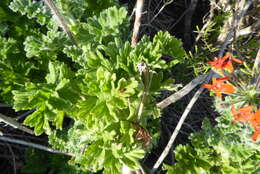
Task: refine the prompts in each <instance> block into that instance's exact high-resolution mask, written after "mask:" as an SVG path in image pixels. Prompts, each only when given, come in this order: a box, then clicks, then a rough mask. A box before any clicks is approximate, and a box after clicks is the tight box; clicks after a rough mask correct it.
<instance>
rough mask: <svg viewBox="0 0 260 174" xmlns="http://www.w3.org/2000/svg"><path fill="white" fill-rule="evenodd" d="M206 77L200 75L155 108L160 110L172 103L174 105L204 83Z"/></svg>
mask: <svg viewBox="0 0 260 174" xmlns="http://www.w3.org/2000/svg"><path fill="white" fill-rule="evenodd" d="M206 76H208V75H207V74H206V75H201V76H199V77H197V78H196V79H194V80H192V81H191V82H190V83H188V84H187V85H186V86H184V87H183V88H182V89H181V90H179V91H177V92H176V93H174V94H172V95H171V96H169V97H167V98H166V99H164V100H163V101H161V102H159V103H157V105H156V106H157V107H159V108H160V109H164V108H166V107H167V106H169V105H170V104H172V103H175V102H176V101H178V100H180V99H181V98H182V97H184V96H185V95H187V94H188V93H189V92H190V91H191V90H192V89H194V88H195V87H196V86H197V85H199V84H202V83H203V82H204V81H205V77H206Z"/></svg>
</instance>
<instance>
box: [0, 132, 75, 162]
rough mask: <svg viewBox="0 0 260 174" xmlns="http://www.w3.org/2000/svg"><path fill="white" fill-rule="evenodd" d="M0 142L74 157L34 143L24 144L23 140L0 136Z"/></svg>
mask: <svg viewBox="0 0 260 174" xmlns="http://www.w3.org/2000/svg"><path fill="white" fill-rule="evenodd" d="M0 140H2V141H5V142H9V143H14V144H20V145H24V146H28V147H32V148H35V149H39V150H43V151H47V152H51V153H57V154H61V155H66V156H72V157H74V156H75V155H74V154H72V153H67V152H61V151H58V150H55V149H52V148H49V147H46V146H43V145H40V144H35V143H31V142H26V141H23V140H18V139H13V138H9V137H4V136H2V135H1V136H0Z"/></svg>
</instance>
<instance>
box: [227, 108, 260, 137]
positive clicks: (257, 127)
mask: <svg viewBox="0 0 260 174" xmlns="http://www.w3.org/2000/svg"><path fill="white" fill-rule="evenodd" d="M253 109H254V106H246V107H243V108H240V109H238V110H236V109H235V107H234V105H232V108H231V112H232V114H233V116H234V117H235V118H234V121H243V122H249V123H250V124H251V125H252V127H253V128H254V134H253V136H252V140H253V141H256V140H257V137H258V135H259V134H260V109H258V110H257V112H256V113H254V112H253Z"/></svg>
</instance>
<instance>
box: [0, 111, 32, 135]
mask: <svg viewBox="0 0 260 174" xmlns="http://www.w3.org/2000/svg"><path fill="white" fill-rule="evenodd" d="M0 122H4V123H6V124H8V125H10V126H12V127H13V128H15V129H19V130H21V131H23V132H26V133H28V134H31V135H34V132H33V131H32V130H31V129H29V128H27V127H25V126H23V125H21V123H19V122H17V121H15V120H13V119H12V118H10V117H7V116H5V115H3V114H1V113H0Z"/></svg>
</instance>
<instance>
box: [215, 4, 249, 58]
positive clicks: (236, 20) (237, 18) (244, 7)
mask: <svg viewBox="0 0 260 174" xmlns="http://www.w3.org/2000/svg"><path fill="white" fill-rule="evenodd" d="M253 1H254V0H248V1H247V2H245V0H243V1H240V3H239V5H238V6H239V8H240V9H239V10H240V13H239V15H237V16H233V23H234V25H231V26H230V28H228V30H229V32H228V34H227V35H226V37H225V40H224V42H223V44H222V47H221V48H220V50H219V54H218V57H222V56H223V54H224V51H225V49H226V47H227V45H228V44H229V43H230V42H231V40H232V37H233V36H234V33H235V31H236V29H237V27H238V26H239V24H240V23H241V20H242V18H243V17H244V16H245V14H246V12H247V10H248V8H249V7H250V5H251V4H252V3H253ZM222 33H224V32H222ZM218 40H222V39H221V38H219V39H218Z"/></svg>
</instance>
